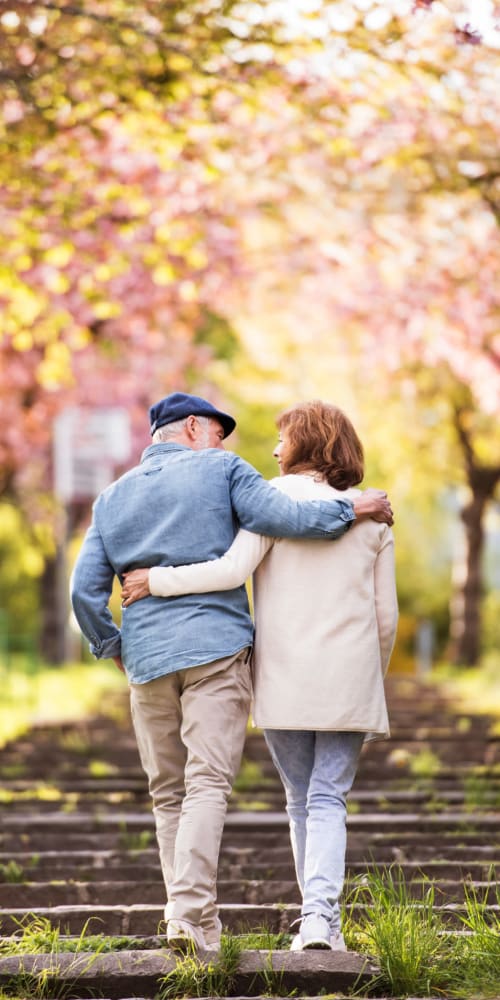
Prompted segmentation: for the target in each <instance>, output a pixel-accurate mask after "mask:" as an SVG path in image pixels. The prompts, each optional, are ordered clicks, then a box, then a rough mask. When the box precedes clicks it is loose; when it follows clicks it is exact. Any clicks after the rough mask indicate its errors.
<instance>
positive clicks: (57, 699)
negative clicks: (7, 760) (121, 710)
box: [0, 655, 125, 753]
mask: <svg viewBox="0 0 500 1000" xmlns="http://www.w3.org/2000/svg"><path fill="white" fill-rule="evenodd" d="M35 666H36V669H33V663H32V662H31V661H30V660H26V659H25V658H21V657H20V656H19V655H16V656H15V657H11V658H10V660H9V663H8V664H7V663H6V661H5V660H4V659H2V658H1V657H0V682H1V683H0V733H1V738H0V745H2V744H4V743H6V742H7V741H8V740H11V739H14V738H15V737H17V736H19V735H20V734H21V733H23V732H26V731H27V730H28V729H29V728H30V726H31V725H32V724H33V721H34V720H35V719H36V720H39V721H45V722H47V721H50V722H54V723H55V722H60V721H62V720H67V719H71V720H75V719H81V718H84V717H85V716H86V715H88V714H89V713H91V712H95V711H96V710H99V711H100V712H102V713H103V714H105V713H106V708H107V706H108V705H109V713H110V714H114V712H115V707H114V703H113V699H112V698H111V694H112V693H114V692H120V691H124V690H125V680H124V677H123V674H121V673H120V672H119V671H118V670H117V669H116V667H115V666H114V664H112V663H111V662H109V661H101V662H100V663H93V664H83V663H67V664H65V666H64V668H54V667H46V666H41V665H39V664H38V665H35ZM63 739H64V740H66V741H67V743H71V744H72V746H73V748H74V747H75V746H76V745H77V744H78V743H79V742H80V743H81V740H82V737H81V734H79V733H78V732H77V731H76V730H75V731H73V732H71V733H64V734H63ZM88 749H89V747H88V745H87V744H85V747H84V748H83V749H82V752H85V753H86V752H88Z"/></svg>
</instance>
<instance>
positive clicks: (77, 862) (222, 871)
mask: <svg viewBox="0 0 500 1000" xmlns="http://www.w3.org/2000/svg"><path fill="white" fill-rule="evenodd" d="M283 853H286V860H284V861H282V860H278V861H270V860H269V858H266V859H265V860H262V861H261V860H259V859H258V857H257V858H255V860H254V861H251V860H245V858H247V854H246V853H245V855H244V859H243V860H240V859H239V857H238V855H237V854H236V855H234V856H233V855H232V854H231V853H230V854H227V852H223V853H222V855H221V860H220V864H219V876H220V879H228V878H232V879H235V878H239V879H247V880H248V879H250V880H255V879H256V880H263V879H274V880H278V881H284V882H286V881H293V880H294V879H295V869H294V865H293V860H292V856H291V850H290V848H288V849H287V851H286V852H280V857H281V855H282V854H283ZM498 854H499V857H498V860H497V866H498V867H500V851H499V852H498ZM9 866H10V868H11V869H12V866H14V871H13V873H12V875H11V876H10V878H11V884H15V881H16V874H15V868H16V867H17V869H18V877H19V881H20V882H22V881H23V880H26V881H29V882H32V883H35V882H48V881H51V880H52V881H54V880H55V881H61V880H68V881H69V880H73V881H82V882H106V881H109V880H110V877H113V878H114V879H115V880H117V881H124V882H126V881H133V880H137V881H141V880H146V881H154V880H161V877H162V876H161V868H160V863H159V857H158V851H157V850H156V848H152V849H150V850H149V851H143V852H142V853H141V854H140V860H138V859H137V858H135V857H130V856H129V855H125V854H114V853H113V852H111V851H75V852H71V851H65V852H59V851H46V852H44V853H41V854H38V855H33V854H32V853H29V852H17V853H7V854H5V853H3V854H2V853H0V885H2V884H6V883H8V882H9ZM373 867H375V866H374V864H373V863H371V862H370V861H369V860H365V859H363V860H362V861H361V860H359V861H355V860H350V858H349V852H348V857H347V865H346V873H347V877H348V878H349V877H350V878H353V877H355V876H358V877H359V876H360V875H364V874H365V873H366V872H368V871H370V869H371V868H373ZM376 867H379V868H380V867H381V864H379V865H377V866H376ZM494 867H495V864H494V862H493V861H492V860H491V856H490V857H489V858H488V857H486V858H485V860H484V861H481V860H474V861H471V860H470V859H467V858H465V859H464V860H462V861H460V860H449V861H436V860H434V859H433V858H432V859H427V860H422V861H405V860H403V861H401V862H400V863H398V870H400V871H401V872H402V874H403V876H404V877H405V878H406V879H411V878H415V877H416V878H422V877H425V878H428V879H433V880H438V879H450V880H453V879H460V880H463V879H473V880H475V881H487V880H488V878H489V876H490V874H491V871H492V868H494ZM219 881H220V880H219Z"/></svg>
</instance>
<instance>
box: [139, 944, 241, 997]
mask: <svg viewBox="0 0 500 1000" xmlns="http://www.w3.org/2000/svg"><path fill="white" fill-rule="evenodd" d="M241 951H242V945H241V943H240V940H239V939H238V938H236V937H233V936H232V935H230V934H223V935H222V938H221V946H220V951H219V952H218V953H217V954H215V955H214V958H213V959H212V960H211V961H209V962H208V963H207V964H205V963H203V962H201V961H200V960H199V959H198V958H196V956H195V955H186V956H184V957H182V958H178V959H177V962H176V967H175V969H173V970H172V971H171V972H168V973H167V975H166V976H164V977H163V978H162V979H160V982H159V990H158V998H159V1000H170V998H174V997H225V996H228V994H229V995H230V993H231V990H232V987H233V982H234V977H235V973H236V971H237V968H238V963H239V960H240V955H241Z"/></svg>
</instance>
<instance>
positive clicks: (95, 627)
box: [70, 522, 121, 660]
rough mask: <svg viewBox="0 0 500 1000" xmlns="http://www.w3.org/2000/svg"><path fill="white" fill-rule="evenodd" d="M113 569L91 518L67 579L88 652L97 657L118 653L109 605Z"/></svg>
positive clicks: (117, 633)
mask: <svg viewBox="0 0 500 1000" xmlns="http://www.w3.org/2000/svg"><path fill="white" fill-rule="evenodd" d="M114 575H115V571H114V569H113V567H112V566H111V564H110V563H109V560H108V558H107V556H106V551H105V548H104V545H103V541H102V538H101V535H100V533H99V530H98V528H97V526H96V524H95V522H93V523H92V524H91V526H90V528H89V529H88V531H87V534H86V536H85V540H84V543H83V546H82V548H81V550H80V554H79V556H78V559H77V561H76V565H75V568H74V570H73V574H72V577H71V581H70V596H71V604H72V607H73V611H74V614H75V618H76V620H77V622H78V624H79V626H80V629H81V631H82V632H83V635H84V636H85V638H86V639H87V640H88V643H89V648H90V651H91V653H93V655H94V656H95V657H96V658H97V659H99V660H100V659H107V658H108V657H112V656H120V655H121V633H120V629H119V628H118V627H117V625H116V624H115V622H114V621H113V618H112V615H111V612H110V610H109V607H108V603H109V598H110V596H111V591H112V588H113V579H114Z"/></svg>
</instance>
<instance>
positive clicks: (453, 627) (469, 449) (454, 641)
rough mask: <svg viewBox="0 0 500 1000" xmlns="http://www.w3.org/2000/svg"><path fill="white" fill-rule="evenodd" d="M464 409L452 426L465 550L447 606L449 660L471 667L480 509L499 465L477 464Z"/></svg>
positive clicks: (476, 645) (476, 646)
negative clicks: (462, 484)
mask: <svg viewBox="0 0 500 1000" xmlns="http://www.w3.org/2000/svg"><path fill="white" fill-rule="evenodd" d="M464 417H465V418H466V411H465V410H464V409H461V408H460V407H457V409H456V411H455V428H456V431H457V436H458V440H459V442H460V445H461V447H462V451H463V455H464V459H465V469H466V473H467V481H468V485H469V489H470V500H469V502H468V503H467V504H466V505H465V507H464V508H463V510H462V511H461V513H460V517H461V519H462V521H463V523H464V527H465V553H464V558H463V560H462V561H461V563H460V565H459V566H458V567H456V572H455V574H454V580H453V583H454V590H455V593H454V595H453V597H452V601H451V605H450V613H451V622H450V650H449V656H450V659H451V661H452V662H453V663H455V664H457V665H463V666H474V665H475V664H476V663H477V661H478V659H479V655H480V652H481V600H482V596H483V584H482V555H483V548H484V526H483V522H484V512H485V509H486V506H487V504H488V501H489V500H492V499H493V497H494V495H495V491H496V487H497V485H498V482H499V480H500V466H498V465H481V464H480V462H479V461H478V459H477V456H476V454H475V452H474V447H473V442H472V436H471V433H470V431H469V429H468V427H467V419H464Z"/></svg>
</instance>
